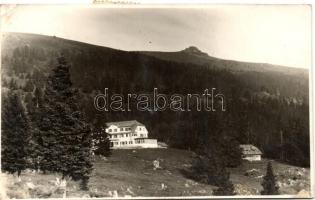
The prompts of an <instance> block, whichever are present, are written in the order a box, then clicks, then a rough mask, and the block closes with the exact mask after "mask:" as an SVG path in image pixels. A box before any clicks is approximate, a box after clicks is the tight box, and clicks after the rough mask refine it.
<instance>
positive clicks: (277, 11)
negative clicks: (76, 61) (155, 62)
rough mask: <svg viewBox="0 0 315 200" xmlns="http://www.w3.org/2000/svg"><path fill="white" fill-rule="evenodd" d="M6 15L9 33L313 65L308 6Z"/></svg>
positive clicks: (26, 9)
mask: <svg viewBox="0 0 315 200" xmlns="http://www.w3.org/2000/svg"><path fill="white" fill-rule="evenodd" d="M4 13H5V17H3V18H2V23H1V29H2V31H6V32H25V33H36V34H44V35H50V36H52V35H55V36H57V37H62V38H67V39H72V40H78V41H82V42H87V43H91V44H97V45H101V46H107V47H112V48H116V49H122V50H130V51H135V50H137V51H138V50H146V51H179V50H183V49H185V48H187V47H189V46H196V47H198V48H199V49H200V50H202V51H204V52H206V53H208V54H209V55H210V56H214V57H218V58H223V59H230V60H239V61H248V62H261V63H271V64H277V65H284V66H289V67H298V68H310V67H311V7H310V6H307V5H210V6H203V7H201V6H194V7H188V6H180V7H174V6H173V7H171V6H168V7H166V6H164V7H163V6H162V7H155V8H152V7H149V6H147V7H135V6H134V7H132V8H130V7H129V8H126V7H120V8H117V7H113V6H110V7H109V6H107V7H106V6H105V7H104V6H78V5H77V6H74V5H56V6H47V5H37V6H32V5H24V6H22V5H21V6H17V7H7V8H6V9H5V12H3V13H2V15H3V14H4Z"/></svg>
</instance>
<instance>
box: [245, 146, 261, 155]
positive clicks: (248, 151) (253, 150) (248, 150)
mask: <svg viewBox="0 0 315 200" xmlns="http://www.w3.org/2000/svg"><path fill="white" fill-rule="evenodd" d="M240 148H241V149H242V153H243V154H244V155H261V154H262V152H261V151H260V150H259V149H258V148H257V147H255V146H254V145H252V144H241V145H240Z"/></svg>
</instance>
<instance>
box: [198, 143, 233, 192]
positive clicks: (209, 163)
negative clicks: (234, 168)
mask: <svg viewBox="0 0 315 200" xmlns="http://www.w3.org/2000/svg"><path fill="white" fill-rule="evenodd" d="M209 141H210V142H209V143H204V144H201V145H203V147H202V148H199V152H198V153H199V155H198V156H197V159H196V160H195V162H194V163H193V166H192V168H193V173H194V176H195V177H194V178H196V179H197V180H199V181H202V182H206V183H207V184H211V185H215V186H218V189H216V190H214V193H213V194H214V195H235V193H234V186H233V184H232V183H231V182H230V180H229V178H230V174H229V172H228V171H227V170H226V167H225V160H224V158H223V157H222V156H220V155H221V153H220V149H219V148H218V146H216V145H215V139H214V138H210V140H209ZM206 144H208V145H206ZM209 144H212V145H211V146H209Z"/></svg>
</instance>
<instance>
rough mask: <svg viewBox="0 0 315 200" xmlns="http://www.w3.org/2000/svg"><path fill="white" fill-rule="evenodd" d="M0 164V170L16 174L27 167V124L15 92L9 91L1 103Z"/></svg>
mask: <svg viewBox="0 0 315 200" xmlns="http://www.w3.org/2000/svg"><path fill="white" fill-rule="evenodd" d="M1 120H2V127H1V128H2V130H1V164H2V170H3V171H7V172H9V173H12V174H13V173H16V172H17V174H18V176H20V174H21V171H22V170H24V169H25V168H26V167H27V152H28V142H29V138H30V137H29V122H28V119H27V116H26V114H25V109H24V107H23V105H22V102H21V99H20V98H19V96H18V93H17V91H10V92H9V93H8V94H7V96H6V97H3V102H2V112H1Z"/></svg>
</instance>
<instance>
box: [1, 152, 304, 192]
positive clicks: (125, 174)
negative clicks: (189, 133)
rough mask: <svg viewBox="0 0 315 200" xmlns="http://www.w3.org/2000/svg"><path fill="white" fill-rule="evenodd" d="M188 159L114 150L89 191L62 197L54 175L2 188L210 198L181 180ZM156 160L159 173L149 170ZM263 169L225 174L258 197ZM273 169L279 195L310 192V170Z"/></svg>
mask: <svg viewBox="0 0 315 200" xmlns="http://www.w3.org/2000/svg"><path fill="white" fill-rule="evenodd" d="M192 158H193V153H192V152H189V151H184V150H177V149H137V150H114V151H113V153H112V156H111V157H109V158H107V159H102V158H99V157H97V158H95V161H94V170H93V173H92V174H91V178H90V182H89V191H81V190H80V189H79V184H78V183H77V182H74V181H71V180H69V181H68V182H67V186H66V192H64V187H62V186H61V185H60V184H59V182H58V181H56V177H60V176H58V174H48V175H44V174H41V173H31V172H24V173H23V174H22V176H21V181H18V180H17V178H16V177H13V176H12V175H6V176H5V177H4V178H5V179H6V183H7V184H6V186H5V187H6V188H7V195H8V196H9V197H11V198H27V197H42V198H44V197H63V196H66V197H117V196H118V197H133V196H137V197H139V196H209V195H211V194H212V190H213V188H214V187H213V186H211V185H206V184H202V183H198V182H195V181H193V180H190V179H188V178H186V177H185V176H184V175H183V174H182V171H183V170H185V169H188V168H189V167H190V163H191V161H192ZM156 159H158V160H159V162H160V167H161V168H160V169H154V166H153V161H154V160H156ZM266 163H267V160H263V161H261V162H253V163H250V162H243V164H242V165H241V166H240V167H238V168H234V169H229V170H230V172H231V180H232V182H233V183H234V185H235V190H236V192H237V193H238V194H239V195H256V194H258V195H259V191H260V190H261V189H262V188H261V181H262V175H264V174H265V168H266ZM272 163H273V168H274V172H275V174H277V178H278V181H279V184H280V186H281V187H280V192H281V194H297V193H298V192H299V191H301V190H305V191H309V186H310V184H309V169H304V168H298V167H293V166H289V165H286V164H282V163H279V162H276V161H273V162H272ZM246 172H247V173H246ZM2 179H3V178H2ZM58 184H59V185H58Z"/></svg>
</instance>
